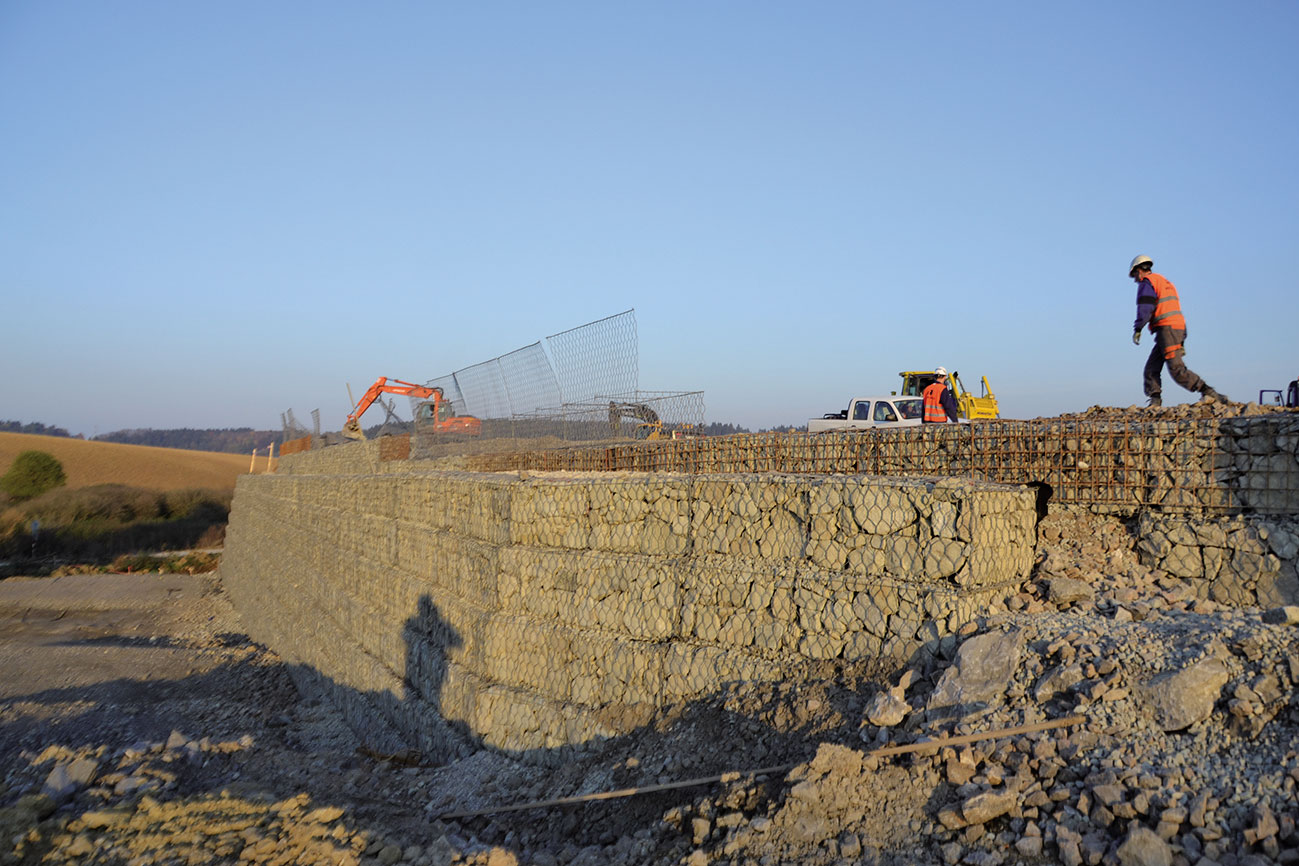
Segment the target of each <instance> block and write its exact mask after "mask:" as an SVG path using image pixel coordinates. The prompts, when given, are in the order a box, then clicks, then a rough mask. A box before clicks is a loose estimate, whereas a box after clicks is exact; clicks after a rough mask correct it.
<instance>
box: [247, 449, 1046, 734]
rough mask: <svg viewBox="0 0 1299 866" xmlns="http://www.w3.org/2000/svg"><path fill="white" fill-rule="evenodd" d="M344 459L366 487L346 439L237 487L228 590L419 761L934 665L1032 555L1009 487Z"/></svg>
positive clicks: (1030, 526) (260, 630) (1028, 509)
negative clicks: (740, 684)
mask: <svg viewBox="0 0 1299 866" xmlns="http://www.w3.org/2000/svg"><path fill="white" fill-rule="evenodd" d="M348 449H353V450H352V451H351V453H352V455H353V457H355V455H357V454H360V453H361V452H362V451H364V452H365V454H366V455H367V459H373V463H371V464H368V467H370V468H374V469H379V464H380V462H381V461H379V460H378V452H377V448H375V446H373V445H372V443H363V444H362V446H361V448H355V447H354V446H347V447H346V448H336V449H325V450H324V451H323V452H321V455H320V457H319V458H318V459H317V462H316V463H314V464H313V468H315V469H316V470H317V471H318V472H320V474H289V475H259V476H244V477H243V478H241V479H240V481H239V485H238V488H237V491H236V496H235V502H234V507H233V510H232V514H231V520H230V528H229V533H228V538H227V545H226V553H225V557H224V560H223V563H222V575H223V577H224V579H225V580H226V584H227V586H228V587H229V589H230V592H231V594H232V596H233V597H234V598H235V600H236V602H237V604H238V605H239V607H240V608H241V611H242V612H243V614H244V616H245V618H246V619H247V621H248V622H249V623H250V628H251V630H252V631H253V633H254V635H255V636H256V637H257V638H258V639H259V640H262V641H264V642H265V643H267V644H269V645H271V646H272V647H274V648H275V649H276V650H277V651H279V652H280V653H282V654H283V655H285V656H286V657H287V658H289V659H290V660H292V661H294V662H297V663H299V665H300V666H301V671H302V672H303V674H304V678H305V679H308V680H313V681H315V682H316V683H317V684H318V685H321V686H323V687H325V688H327V689H328V690H329V691H330V692H331V693H332V694H333V696H334V697H335V699H336V700H337V701H338V702H339V703H340V704H342V705H343V706H344V707H345V710H346V712H347V714H348V716H349V718H350V719H351V720H352V722H353V723H354V724H357V725H360V726H364V724H365V719H366V718H367V717H371V716H373V715H374V714H376V713H377V714H379V715H380V716H382V717H386V718H387V719H388V721H389V722H391V723H392V724H393V725H394V726H395V727H396V728H397V729H398V730H400V731H401V732H402V733H403V734H404V735H405V736H406V737H407V738H408V739H409V740H410V742H411V743H412V745H416V746H418V747H419V748H421V749H423V750H424V751H426V752H428V753H430V754H433V755H438V754H441V755H448V754H453V753H455V752H456V751H458V750H459V749H462V748H463V747H465V746H467V744H469V743H470V742H472V741H474V740H481V741H482V742H485V743H486V744H488V745H491V746H495V747H499V748H507V749H513V750H519V751H524V750H530V749H548V750H552V751H550V752H549V753H548V754H549V755H550V756H551V757H552V758H553V757H554V756H556V755H557V754H559V753H558V752H556V751H553V750H554V749H556V748H557V747H561V746H567V745H574V744H580V743H583V742H586V741H589V740H591V739H592V738H597V737H603V736H609V735H613V734H616V733H620V732H622V731H623V730H625V729H627V728H628V727H629V726H632V725H635V724H637V723H640V722H643V721H644V719H645V718H646V713H647V712H648V711H649V710H651V709H652V708H654V707H657V706H662V705H665V704H668V703H671V702H676V701H680V700H685V699H690V698H693V697H696V696H699V695H703V694H706V693H710V692H713V691H715V690H716V689H718V688H719V687H720V686H721V685H722V684H724V683H727V682H734V681H749V682H753V681H762V682H767V681H775V680H779V679H782V678H784V677H785V676H786V675H787V674H788V673H789V671H790V670H792V668H793V667H794V666H797V665H800V664H804V663H806V662H807V661H808V660H820V659H857V658H864V657H894V658H898V659H908V658H911V657H913V656H914V655H915V654H917V653H920V654H929V655H932V654H933V653H935V652H938V651H940V650H941V649H942V648H943V646H944V641H947V643H948V644H950V643H951V642H952V641H953V640H954V638H953V637H952V636H951V635H952V632H954V631H955V630H956V629H957V628H959V627H960V626H961V625H962V624H964V623H966V622H968V621H970V620H971V619H972V618H973V617H974V616H976V615H977V614H979V613H980V612H981V611H983V610H984V609H985V608H986V607H987V606H988V605H989V604H991V603H993V602H994V601H995V600H997V599H1001V598H1004V597H1006V596H1007V595H1008V594H1014V593H1015V592H1018V590H1019V589H1020V586H1021V584H1022V583H1023V581H1024V580H1025V578H1026V576H1027V574H1028V572H1029V569H1030V567H1031V565H1032V561H1033V545H1034V541H1035V538H1034V532H1035V525H1036V518H1037V515H1036V512H1035V510H1034V505H1035V495H1034V492H1033V491H1032V490H1029V489H1026V488H1019V487H1007V486H1002V485H994V484H988V483H982V482H972V481H963V480H953V479H943V480H936V479H917V478H907V479H902V478H878V477H871V476H827V477H809V476H782V475H688V474H636V473H599V474H597V473H553V474H547V475H531V476H522V475H518V474H470V473H455V472H437V471H425V472H418V471H409V467H410V464H403V463H386V464H383V469H382V470H380V471H379V472H378V474H352V473H354V472H355V471H356V468H357V465H356V463H355V462H354V461H353V462H352V463H350V464H347V463H344V462H340V463H339V464H338V466H337V467H336V469H337V471H330V470H333V469H335V467H333V466H330V465H328V463H327V461H326V460H324V457H325V456H327V455H328V454H329V452H330V451H331V450H332V451H338V452H344V451H347V450H348ZM311 456H312V457H313V458H317V455H316V454H315V453H313V454H312V455H311ZM398 465H402V466H406V467H407V468H408V471H405V472H397V471H393V468H395V467H396V466H398Z"/></svg>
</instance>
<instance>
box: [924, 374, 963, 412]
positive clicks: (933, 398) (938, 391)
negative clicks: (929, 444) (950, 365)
mask: <svg viewBox="0 0 1299 866" xmlns="http://www.w3.org/2000/svg"><path fill="white" fill-rule="evenodd" d="M937 373H938V381H936V382H934V383H933V384H931V385H930V386H929V387H927V388H925V390H924V391H923V392H922V393H921V397H922V398H923V405H924V409H925V414H924V415H923V416H922V418H921V423H923V424H946V423H947V422H948V421H951V422H952V423H953V424H955V423H956V397H954V396H952V389H951V388H949V387H947V370H946V369H945V368H943V367H939V368H938V370H937Z"/></svg>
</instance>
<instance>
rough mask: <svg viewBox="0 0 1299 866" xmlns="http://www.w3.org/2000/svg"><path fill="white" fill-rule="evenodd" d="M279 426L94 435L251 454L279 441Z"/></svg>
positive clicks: (98, 438) (110, 439)
mask: <svg viewBox="0 0 1299 866" xmlns="http://www.w3.org/2000/svg"><path fill="white" fill-rule="evenodd" d="M281 438H283V432H282V431H280V430H254V429H253V428H251V427H228V428H223V429H220V430H197V429H194V428H191V427H182V428H180V429H179V430H149V429H144V430H117V431H114V432H112V433H104V434H102V435H100V436H96V437H94V439H93V440H91V441H94V442H119V443H121V444H123V445H153V446H155V447H158V448H184V449H186V450H189V451H219V452H221V453H224V454H251V453H252V452H253V449H255V448H263V449H264V448H265V447H266V446H267V445H270V444H271V443H272V442H274V443H275V444H277V445H278V444H279V442H280V439H281Z"/></svg>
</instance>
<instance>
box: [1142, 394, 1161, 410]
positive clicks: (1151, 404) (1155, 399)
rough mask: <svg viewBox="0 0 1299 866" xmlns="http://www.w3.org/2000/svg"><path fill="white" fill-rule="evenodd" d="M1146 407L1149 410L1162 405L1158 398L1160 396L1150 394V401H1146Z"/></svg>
mask: <svg viewBox="0 0 1299 866" xmlns="http://www.w3.org/2000/svg"><path fill="white" fill-rule="evenodd" d="M1146 405H1147V406H1149V407H1151V408H1157V407H1159V406H1162V405H1164V401H1163V399H1162V398H1161V397H1160V395H1158V394H1151V395H1150V399H1149V400H1147V401H1146Z"/></svg>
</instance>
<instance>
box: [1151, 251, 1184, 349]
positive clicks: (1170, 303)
mask: <svg viewBox="0 0 1299 866" xmlns="http://www.w3.org/2000/svg"><path fill="white" fill-rule="evenodd" d="M1145 279H1147V280H1150V285H1151V287H1152V288H1153V289H1154V290H1155V312H1154V313H1153V314H1152V315H1151V316H1150V325H1149V327H1150V333H1152V334H1153V333H1154V332H1155V328H1176V329H1177V330H1179V331H1185V330H1186V319H1184V318H1182V303H1181V300H1180V299H1179V298H1178V297H1177V287H1176V286H1174V285H1173V284H1172V282H1170V281H1169V280H1166V279H1164V278H1163V277H1162V276H1160V275H1159V274H1156V273H1155V272H1154V271H1151V272H1150V273H1148V274H1146V276H1145ZM1181 348H1182V344H1181V343H1177V344H1176V345H1169V346H1165V347H1164V357H1165V358H1166V359H1169V360H1171V359H1172V358H1173V356H1174V355H1176V354H1177V350H1178V349H1181Z"/></svg>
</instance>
